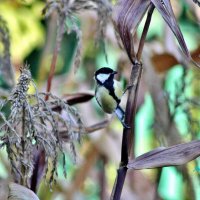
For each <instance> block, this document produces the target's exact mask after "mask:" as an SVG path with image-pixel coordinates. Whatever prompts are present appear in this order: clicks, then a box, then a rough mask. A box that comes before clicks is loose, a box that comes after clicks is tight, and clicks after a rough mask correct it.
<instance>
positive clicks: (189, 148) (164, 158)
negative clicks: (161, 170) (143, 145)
mask: <svg viewBox="0 0 200 200" xmlns="http://www.w3.org/2000/svg"><path fill="white" fill-rule="evenodd" d="M198 156H200V140H194V141H192V142H188V143H183V144H177V145H174V146H171V147H158V148H156V149H154V150H152V151H150V152H147V153H145V154H143V155H141V156H139V157H137V158H136V159H134V160H131V161H129V163H128V165H127V167H128V168H129V169H150V168H156V167H164V166H174V165H183V164H186V163H187V162H189V161H191V160H194V159H195V158H197V157H198Z"/></svg>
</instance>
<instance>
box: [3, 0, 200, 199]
mask: <svg viewBox="0 0 200 200" xmlns="http://www.w3.org/2000/svg"><path fill="white" fill-rule="evenodd" d="M112 3H115V1H112ZM171 3H172V6H173V9H174V12H175V16H176V18H177V21H178V24H179V25H180V28H181V31H182V33H183V35H184V38H185V41H186V44H187V46H188V48H189V50H190V52H191V54H192V57H193V58H194V60H195V61H196V62H200V7H198V6H197V5H196V4H194V3H193V2H192V0H171ZM45 5H46V2H45V1H42V0H1V1H0V15H1V17H2V18H3V19H4V20H5V21H6V22H7V26H8V29H9V32H10V55H11V63H12V67H13V70H14V78H15V80H17V77H18V76H19V68H20V66H22V65H23V64H25V63H27V64H29V65H30V70H31V73H32V76H33V78H34V81H35V82H36V85H37V86H38V90H39V91H41V92H45V91H46V85H47V78H48V75H49V71H50V66H51V62H52V55H53V52H54V48H55V45H56V33H57V19H56V15H53V14H52V15H51V16H49V17H48V18H45V17H44V15H43V14H42V10H43V8H44V7H45ZM144 18H145V17H144ZM75 19H76V23H77V26H78V27H79V28H80V30H81V31H82V35H81V38H82V45H81V48H80V49H81V51H80V55H81V56H80V64H79V67H78V68H77V70H76V73H74V71H75V70H74V60H75V54H76V50H77V46H79V45H80V44H79V41H78V36H77V32H76V31H71V32H69V33H67V32H65V33H64V35H63V38H62V42H61V47H60V52H59V55H58V58H57V63H56V71H55V76H54V78H53V82H52V89H51V92H52V93H53V94H55V95H57V96H59V97H63V98H65V97H66V96H67V95H68V94H78V93H83V92H86V93H91V92H92V93H93V92H94V89H95V83H94V79H93V75H94V72H95V71H96V70H97V69H98V68H100V67H103V66H107V67H111V68H113V69H115V70H117V71H118V72H119V74H118V79H119V80H120V81H121V83H122V85H123V87H124V88H126V86H127V82H128V80H129V75H130V71H131V65H130V63H129V61H128V57H127V55H126V54H125V53H124V52H123V50H122V49H121V48H119V45H118V43H119V39H118V38H117V39H116V34H115V31H114V27H113V24H112V21H111V20H110V19H107V24H106V26H105V32H104V33H105V37H104V39H101V38H100V39H99V38H98V39H97V36H98V29H99V24H98V17H97V13H96V12H95V11H81V12H79V13H78V14H76V15H75ZM66 23H67V22H66ZM143 26H144V22H142V23H141V24H140V26H139V28H138V32H137V37H136V38H135V41H136V45H137V41H138V40H137V39H138V38H139V37H140V35H141V33H142V30H143ZM96 41H98V42H96ZM1 42H2V41H1ZM105 52H106V53H105ZM0 53H2V44H0ZM142 62H143V64H144V71H143V76H142V81H141V84H140V88H139V97H138V103H137V104H138V108H137V115H136V127H135V129H136V135H135V138H134V148H133V150H132V154H133V156H139V155H141V154H143V153H145V152H147V151H150V150H152V149H154V148H156V147H159V146H171V145H174V144H178V143H181V142H187V141H191V140H195V139H199V137H200V111H199V105H200V101H199V100H200V87H199V86H200V72H199V70H198V69H196V68H195V67H194V66H192V65H191V66H190V65H188V64H185V62H184V59H183V57H182V56H180V52H179V50H178V44H177V42H176V40H175V38H174V36H173V35H172V33H171V31H170V30H169V29H168V27H167V26H166V24H165V22H164V20H163V19H162V17H161V16H160V14H159V13H158V12H157V11H155V12H154V13H153V18H152V22H151V25H150V29H149V32H148V36H147V41H146V44H145V48H144V53H143V58H142ZM179 62H180V63H182V65H181V64H178V63H179ZM8 79H9V77H5V75H4V74H3V73H0V87H1V90H2V91H9V89H11V86H10V85H9V84H8V83H7V80H8ZM30 92H31V88H30ZM126 97H127V96H126V94H125V95H124V96H123V98H122V103H121V105H122V107H125V104H126ZM75 107H76V109H77V110H78V112H79V114H80V115H81V118H82V121H83V123H84V125H85V126H86V127H88V126H91V125H93V124H96V123H99V122H101V121H103V120H106V121H105V123H107V121H108V122H109V123H108V124H107V126H106V128H104V129H101V130H98V131H95V132H92V133H90V134H87V133H86V134H84V135H82V139H81V143H80V144H79V143H77V144H76V153H77V159H76V163H74V160H73V158H72V157H71V155H70V154H69V155H68V154H67V155H66V156H67V163H66V171H67V179H65V178H64V176H63V173H62V166H61V165H60V166H59V168H58V178H57V183H56V184H55V185H54V186H53V188H52V191H51V190H50V189H49V186H48V184H45V181H44V180H43V181H42V182H41V184H40V186H39V190H38V193H37V194H38V197H39V198H40V200H50V199H52V200H65V199H74V200H81V199H88V200H98V199H103V200H104V199H109V195H110V194H111V191H112V187H113V184H114V180H115V177H116V169H117V168H118V166H119V162H120V155H121V138H122V126H121V124H120V122H119V121H118V120H117V119H116V117H112V116H110V115H109V116H108V115H105V114H104V113H103V112H102V111H101V109H100V107H99V106H98V104H97V102H96V100H95V99H94V98H92V99H91V100H89V101H88V102H84V103H80V104H76V105H75ZM9 168H10V167H9V162H8V159H7V154H6V150H5V149H3V150H1V151H0V183H1V184H0V185H1V186H0V199H3V195H4V187H5V184H6V183H7V182H9V181H11V180H12V177H11V175H10V170H9ZM1 196H2V197H1ZM122 199H125V200H132V199H138V200H144V199H148V200H149V199H152V200H153V199H163V200H191V199H196V200H200V159H198V158H197V159H196V160H194V161H192V162H190V163H188V164H187V165H184V166H180V167H164V168H162V169H151V170H150V169H149V170H140V171H129V172H128V174H127V178H126V182H125V185H124V188H123V192H122Z"/></svg>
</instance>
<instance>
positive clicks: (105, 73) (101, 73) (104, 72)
mask: <svg viewBox="0 0 200 200" xmlns="http://www.w3.org/2000/svg"><path fill="white" fill-rule="evenodd" d="M115 74H117V72H116V71H114V70H113V69H111V68H109V67H102V68H100V69H98V70H97V71H96V72H95V74H94V78H95V80H96V81H97V83H99V84H104V83H105V82H106V81H108V80H112V79H113V78H114V75H115Z"/></svg>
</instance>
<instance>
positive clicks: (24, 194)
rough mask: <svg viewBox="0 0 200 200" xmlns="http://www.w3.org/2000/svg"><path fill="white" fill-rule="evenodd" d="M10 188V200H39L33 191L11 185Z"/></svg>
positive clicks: (17, 185) (14, 184)
mask: <svg viewBox="0 0 200 200" xmlns="http://www.w3.org/2000/svg"><path fill="white" fill-rule="evenodd" d="M8 187H9V194H8V200H39V198H38V197H37V195H36V194H35V193H34V192H33V191H31V190H29V189H28V188H26V187H24V186H22V185H19V184H16V183H10V184H9V186H8Z"/></svg>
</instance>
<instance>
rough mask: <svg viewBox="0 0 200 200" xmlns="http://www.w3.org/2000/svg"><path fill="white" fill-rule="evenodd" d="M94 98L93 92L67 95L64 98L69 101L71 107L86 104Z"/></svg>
mask: <svg viewBox="0 0 200 200" xmlns="http://www.w3.org/2000/svg"><path fill="white" fill-rule="evenodd" d="M93 97H94V93H93V92H80V93H75V94H65V95H64V98H65V99H66V100H67V103H68V104H69V105H74V104H77V103H84V102H87V101H89V100H91V99H92V98H93Z"/></svg>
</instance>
